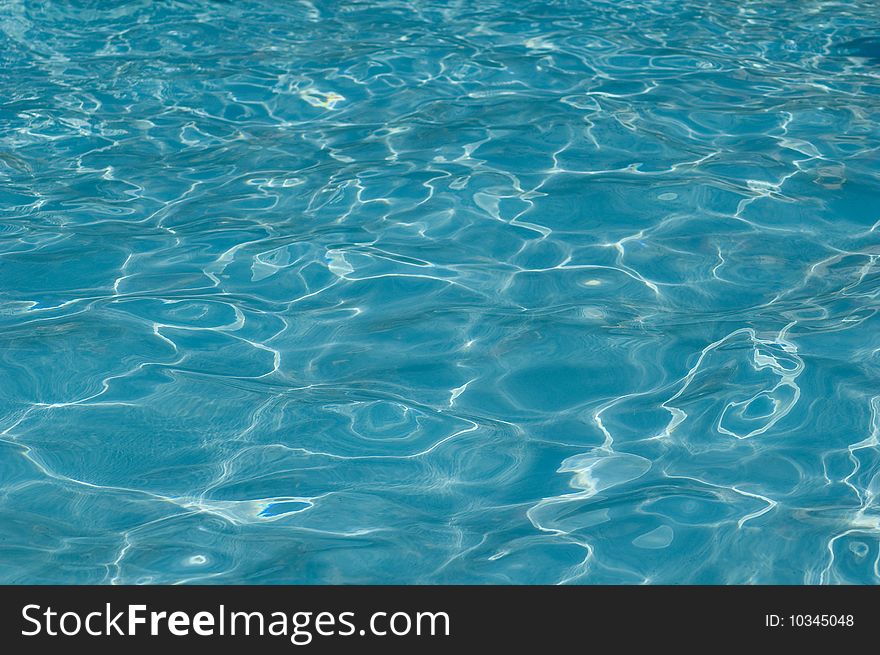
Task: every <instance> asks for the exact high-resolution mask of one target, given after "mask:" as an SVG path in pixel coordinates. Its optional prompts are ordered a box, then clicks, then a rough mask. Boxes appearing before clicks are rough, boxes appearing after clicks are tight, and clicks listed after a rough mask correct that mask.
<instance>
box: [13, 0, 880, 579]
mask: <svg viewBox="0 0 880 655" xmlns="http://www.w3.org/2000/svg"><path fill="white" fill-rule="evenodd" d="M0 39H2V47H0V89H2V97H0V392H2V394H0V582H3V583H123V584H131V583H261V584H262V583H549V584H554V583H612V584H618V583H626V584H633V583H637V584H641V583H651V584H658V583H773V584H775V583H811V584H812V583H830V584H837V583H877V582H880V548H878V539H880V505H878V496H880V448H878V444H880V329H878V328H880V318H878V316H877V312H878V309H880V202H878V192H880V3H877V2H869V1H862V2H833V1H819V0H803V1H795V0H760V1H758V0H756V1H748V0H736V1H719V2H712V3H708V2H703V1H692V0H682V1H676V2H672V1H669V0H629V1H625V0H589V1H587V0H583V1H578V2H574V1H569V2H563V1H560V2H519V3H517V2H497V1H495V0H486V1H480V2H477V1H476V0H473V1H470V0H469V1H457V2H456V1H439V0H437V1H431V2H424V1H412V2H403V1H387V2H384V1H379V0H369V1H363V2H342V1H338V2H336V1H329V0H328V1H317V0H315V1H300V2H296V1H289V2H284V1H281V0H271V1H270V0H265V1H264V0H242V1H237V2H211V1H207V0H198V1H195V0H193V1H190V0H186V1H155V2H149V1H146V0H142V1H139V2H91V1H83V0H80V1H78V2H71V1H65V2H51V3H50V2H36V1H30V0H29V1H25V2H22V1H14V0H6V1H4V2H0Z"/></svg>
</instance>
